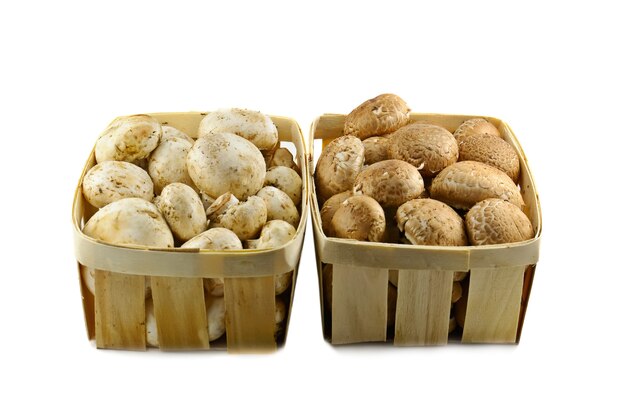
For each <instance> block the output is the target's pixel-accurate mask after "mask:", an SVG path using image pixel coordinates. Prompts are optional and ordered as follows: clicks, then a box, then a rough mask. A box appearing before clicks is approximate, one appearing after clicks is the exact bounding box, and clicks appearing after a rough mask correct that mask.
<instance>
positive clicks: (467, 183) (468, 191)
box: [430, 161, 524, 210]
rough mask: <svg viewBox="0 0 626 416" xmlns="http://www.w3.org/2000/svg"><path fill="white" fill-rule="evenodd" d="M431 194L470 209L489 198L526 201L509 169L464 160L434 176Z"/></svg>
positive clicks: (441, 199)
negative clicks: (507, 172)
mask: <svg viewBox="0 0 626 416" xmlns="http://www.w3.org/2000/svg"><path fill="white" fill-rule="evenodd" d="M430 197H431V198H433V199H437V200H439V201H442V202H445V203H446V204H448V205H450V206H451V207H453V208H457V209H465V210H467V209H470V208H471V207H472V206H474V204H476V203H477V202H480V201H482V200H484V199H487V198H500V199H503V200H505V201H510V202H511V203H513V204H514V205H516V206H517V207H519V208H521V207H522V206H523V205H524V200H523V199H522V195H521V193H520V190H519V188H518V187H517V185H516V184H515V182H513V181H512V180H511V178H509V177H508V176H507V174H506V173H504V172H502V171H501V170H500V169H496V168H494V167H493V166H489V165H485V164H484V163H481V162H474V161H463V162H457V163H455V164H454V165H451V166H448V167H447V168H445V169H444V170H442V171H441V172H440V173H439V175H437V177H435V179H433V183H432V186H431V188H430Z"/></svg>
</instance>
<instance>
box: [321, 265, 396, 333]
mask: <svg viewBox="0 0 626 416" xmlns="http://www.w3.org/2000/svg"><path fill="white" fill-rule="evenodd" d="M388 280H389V277H388V271H387V270H386V269H380V268H372V267H359V266H351V265H345V264H334V265H333V288H332V291H333V292H332V293H333V296H332V343H333V344H350V343H353V342H371V341H385V340H386V338H387V285H388V284H389V283H388Z"/></svg>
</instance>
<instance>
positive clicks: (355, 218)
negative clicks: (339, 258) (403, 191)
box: [331, 195, 385, 242]
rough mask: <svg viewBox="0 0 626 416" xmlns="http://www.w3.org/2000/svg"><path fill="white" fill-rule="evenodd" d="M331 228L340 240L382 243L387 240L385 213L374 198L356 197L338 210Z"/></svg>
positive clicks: (345, 202)
mask: <svg viewBox="0 0 626 416" xmlns="http://www.w3.org/2000/svg"><path fill="white" fill-rule="evenodd" d="M331 227H332V228H333V229H334V230H335V236H337V237H339V238H350V239H354V240H360V241H376V242H380V241H383V239H384V238H385V211H383V209H382V207H381V206H380V204H379V203H378V202H376V200H375V199H374V198H371V197H369V196H367V195H355V196H352V197H350V198H348V199H346V200H345V201H344V202H343V203H342V204H341V206H340V207H339V208H338V209H337V212H335V215H334V216H333V219H332V221H331Z"/></svg>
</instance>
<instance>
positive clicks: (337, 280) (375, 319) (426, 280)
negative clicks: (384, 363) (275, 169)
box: [308, 114, 541, 346]
mask: <svg viewBox="0 0 626 416" xmlns="http://www.w3.org/2000/svg"><path fill="white" fill-rule="evenodd" d="M473 117H476V116H465V115H441V114H411V120H413V121H417V120H428V121H430V122H432V123H433V124H438V125H441V126H443V127H445V128H446V129H448V130H449V131H450V132H453V131H454V130H456V128H457V127H458V126H459V125H460V124H461V123H462V122H463V121H465V120H467V119H469V118H473ZM484 118H486V119H488V120H489V121H490V122H492V123H493V124H494V125H495V126H496V127H497V128H498V129H499V130H500V133H501V134H502V137H504V139H505V140H506V141H507V142H509V143H510V144H511V145H513V147H514V148H515V149H516V151H517V153H518V155H519V156H520V163H521V172H520V182H519V184H520V188H521V193H522V197H523V198H524V202H525V211H526V214H527V215H528V217H529V218H530V219H531V222H532V224H533V227H534V230H535V236H534V238H533V239H532V240H528V241H524V242H520V243H515V244H501V245H493V246H482V247H469V246H466V247H433V246H411V245H401V244H383V243H370V242H359V241H354V240H346V239H339V238H329V237H327V236H326V235H324V233H323V231H322V225H321V224H322V222H321V217H320V213H319V208H320V207H319V205H318V201H317V197H316V193H315V182H314V179H313V174H314V169H315V163H314V160H313V158H312V157H311V156H310V160H309V172H308V180H309V187H310V189H311V190H312V193H311V214H312V221H313V232H314V239H315V253H316V257H317V267H318V276H319V287H320V306H321V313H322V325H323V330H324V336H325V338H326V339H327V340H329V341H330V342H331V343H332V344H350V343H360V342H377V341H378V342H389V341H391V340H393V344H394V345H397V346H411V345H439V344H446V343H448V342H449V341H455V340H460V341H461V342H463V343H518V342H519V339H520V334H521V330H522V324H523V322H524V315H525V312H526V306H527V304H528V297H529V295H530V289H531V286H532V281H533V277H534V274H535V265H536V263H537V260H538V257H539V239H540V235H541V212H540V207H539V199H538V197H537V192H536V189H535V184H534V181H533V178H532V175H531V173H530V170H529V169H528V163H527V160H526V157H525V156H524V153H523V151H522V148H521V147H520V145H519V142H518V141H517V139H516V137H515V135H514V134H513V131H512V130H511V128H510V127H509V126H508V125H507V124H506V123H504V122H502V121H501V120H498V119H495V118H491V117H484ZM344 120H345V116H344V115H337V114H326V115H323V116H321V117H319V118H318V119H317V120H315V121H314V122H313V124H312V126H311V132H310V143H309V154H310V155H314V143H317V144H318V145H319V144H320V142H322V143H321V144H322V147H323V146H325V145H326V144H328V143H329V142H330V141H331V140H333V139H334V138H336V137H339V136H341V135H343V124H344ZM329 265H332V267H330V266H329ZM467 271H469V272H470V274H469V277H468V278H466V279H465V280H464V282H465V286H464V290H465V291H466V294H467V297H466V298H464V300H466V301H467V309H466V315H465V322H464V326H463V328H462V332H461V331H460V330H456V332H453V333H451V334H450V335H449V334H448V327H449V322H450V299H451V293H452V283H453V276H454V273H455V272H467ZM390 277H395V278H397V298H396V306H395V324H393V323H392V324H390V325H388V316H387V315H388V306H391V305H388V302H387V300H388V286H389V283H388V282H389V279H390ZM330 278H332V286H331V285H329V284H328V282H329V279H330ZM325 283H326V285H325ZM331 288H332V289H331ZM325 290H326V291H332V296H330V297H329V296H328V295H329V293H324V292H325ZM325 295H326V296H325ZM329 298H330V299H332V301H331V302H330V303H331V305H325V304H324V302H325V299H329ZM389 309H390V312H389V313H391V314H393V313H394V308H393V307H391V308H389ZM391 317H393V316H391ZM389 321H390V322H393V319H390V320H389Z"/></svg>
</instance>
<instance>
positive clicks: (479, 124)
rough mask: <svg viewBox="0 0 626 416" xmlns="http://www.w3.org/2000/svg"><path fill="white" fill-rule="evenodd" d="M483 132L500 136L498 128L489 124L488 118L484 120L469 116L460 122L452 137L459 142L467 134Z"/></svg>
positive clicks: (467, 135)
mask: <svg viewBox="0 0 626 416" xmlns="http://www.w3.org/2000/svg"><path fill="white" fill-rule="evenodd" d="M484 133H488V134H492V135H494V136H496V137H500V131H499V130H498V128H497V127H496V126H494V125H493V124H491V123H490V122H489V121H488V120H485V119H484V118H471V119H469V120H465V121H464V122H463V123H461V125H460V126H459V127H458V128H457V129H456V130H455V131H454V138H455V139H456V140H457V142H459V143H460V142H462V141H463V140H465V139H466V138H467V137H469V136H473V135H475V134H484Z"/></svg>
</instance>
